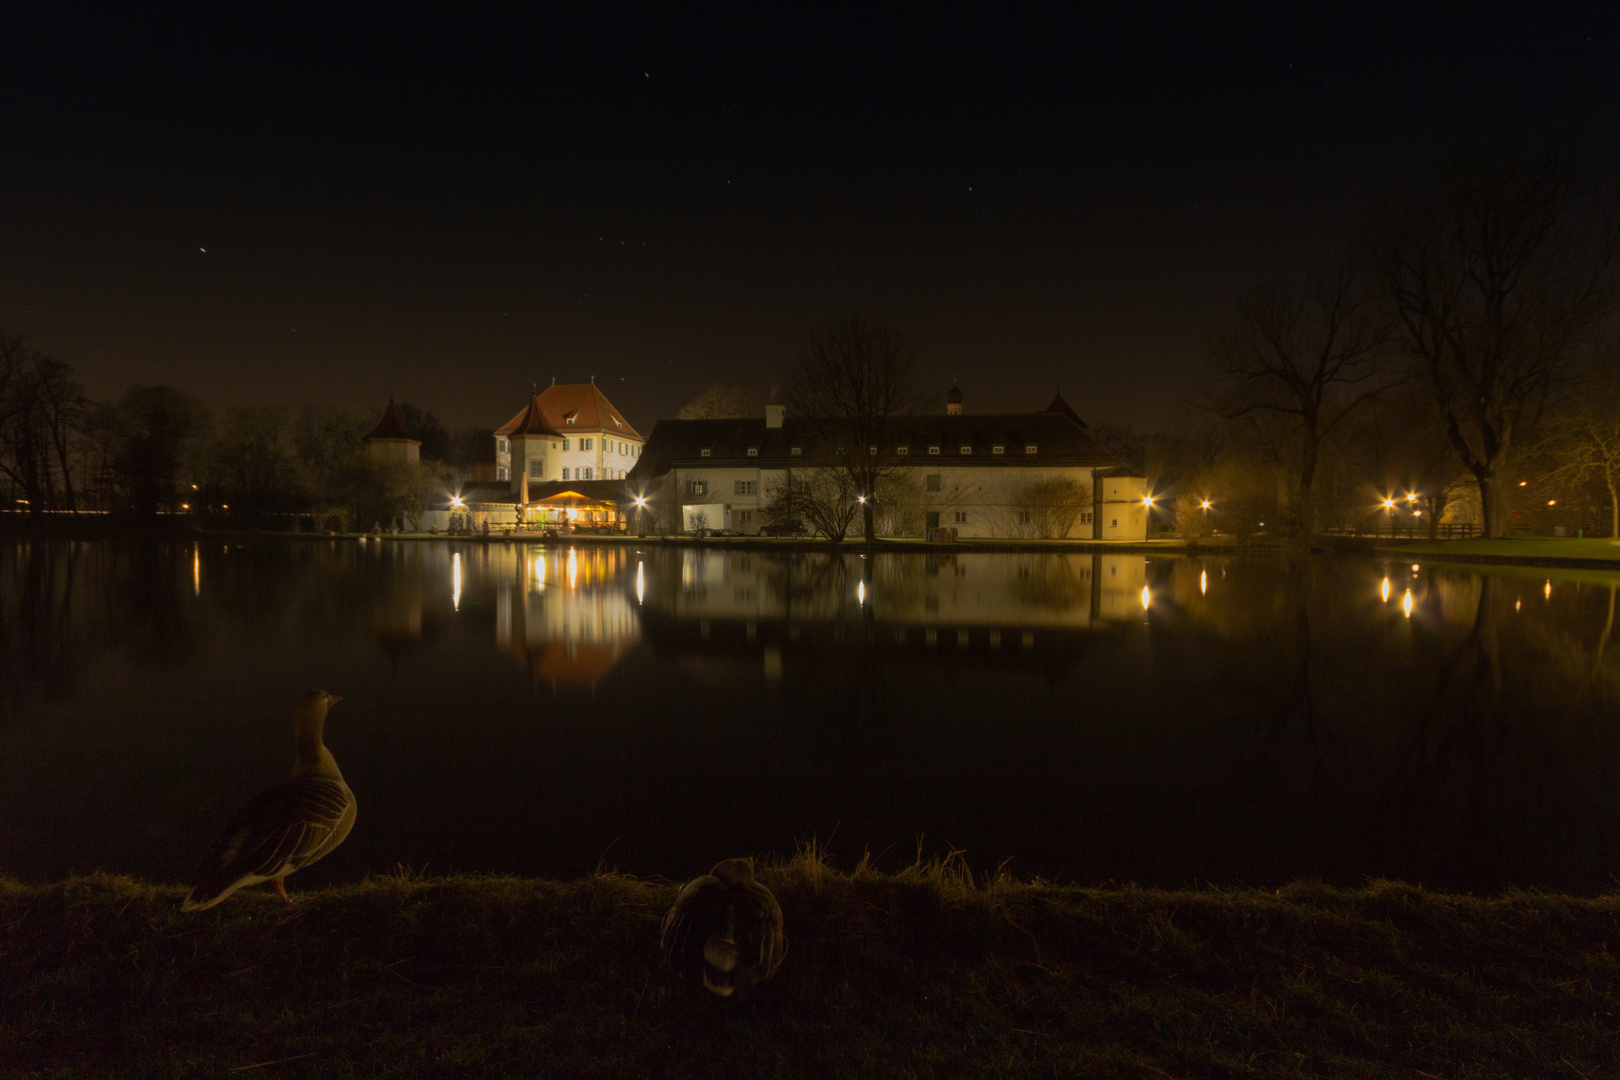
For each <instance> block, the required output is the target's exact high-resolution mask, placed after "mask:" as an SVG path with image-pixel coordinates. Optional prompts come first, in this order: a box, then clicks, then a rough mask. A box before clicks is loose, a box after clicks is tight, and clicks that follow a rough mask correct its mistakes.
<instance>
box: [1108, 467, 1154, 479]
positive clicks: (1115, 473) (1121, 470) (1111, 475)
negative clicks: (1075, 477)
mask: <svg viewBox="0 0 1620 1080" xmlns="http://www.w3.org/2000/svg"><path fill="white" fill-rule="evenodd" d="M1116 478H1124V479H1132V480H1146V479H1147V473H1144V472H1137V471H1136V470H1135V469H1133V468H1131V467H1130V466H1129V465H1117V466H1115V467H1114V468H1112V469H1109V470H1108V471H1107V472H1105V473H1100V474H1099V475H1098V476H1097V479H1099V480H1113V479H1116Z"/></svg>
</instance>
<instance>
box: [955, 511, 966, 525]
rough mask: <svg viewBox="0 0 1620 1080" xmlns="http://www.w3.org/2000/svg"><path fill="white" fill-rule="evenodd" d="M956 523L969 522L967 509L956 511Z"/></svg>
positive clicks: (963, 523)
mask: <svg viewBox="0 0 1620 1080" xmlns="http://www.w3.org/2000/svg"><path fill="white" fill-rule="evenodd" d="M956 523H957V524H958V525H965V524H967V511H966V510H958V511H957V512H956Z"/></svg>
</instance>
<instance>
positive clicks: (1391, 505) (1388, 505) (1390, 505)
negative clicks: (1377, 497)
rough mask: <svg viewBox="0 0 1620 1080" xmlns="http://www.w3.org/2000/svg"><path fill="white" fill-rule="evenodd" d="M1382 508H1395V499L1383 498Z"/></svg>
mask: <svg viewBox="0 0 1620 1080" xmlns="http://www.w3.org/2000/svg"><path fill="white" fill-rule="evenodd" d="M1384 509H1385V510H1393V509H1395V500H1394V499H1385V500H1384Z"/></svg>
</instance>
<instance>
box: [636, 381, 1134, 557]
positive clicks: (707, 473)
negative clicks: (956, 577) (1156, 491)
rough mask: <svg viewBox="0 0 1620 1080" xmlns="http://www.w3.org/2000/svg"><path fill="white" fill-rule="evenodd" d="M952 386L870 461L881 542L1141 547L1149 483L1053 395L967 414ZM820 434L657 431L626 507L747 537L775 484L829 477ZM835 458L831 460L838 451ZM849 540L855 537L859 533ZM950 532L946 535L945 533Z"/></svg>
mask: <svg viewBox="0 0 1620 1080" xmlns="http://www.w3.org/2000/svg"><path fill="white" fill-rule="evenodd" d="M963 397H964V395H963V394H962V391H961V389H960V387H959V386H957V385H956V384H954V383H953V384H952V387H951V393H950V394H949V395H948V397H947V406H946V413H945V414H944V415H933V416H918V417H900V418H896V419H895V420H894V421H892V423H891V424H890V426H889V430H888V432H887V434H886V436H885V438H884V440H883V441H884V445H882V446H877V447H868V448H867V452H868V453H870V454H872V455H874V456H878V457H880V458H881V459H882V462H883V465H884V468H885V470H886V472H887V474H888V476H889V478H890V479H889V480H888V482H887V484H888V486H887V489H885V488H883V487H880V489H879V502H880V506H879V508H878V517H879V521H880V525H879V531H880V532H882V533H886V534H889V535H894V534H901V535H912V536H938V535H942V534H941V533H940V532H939V530H947V532H945V533H944V534H943V535H947V536H948V535H955V536H956V537H959V538H962V539H968V538H990V537H1002V538H1016V539H1039V538H1049V539H1056V538H1068V539H1098V540H1143V539H1146V536H1147V520H1148V505H1147V502H1146V501H1144V500H1145V499H1146V498H1147V490H1146V487H1147V481H1146V478H1145V477H1143V476H1142V474H1141V473H1139V472H1136V471H1134V470H1132V469H1130V468H1129V467H1127V466H1126V465H1125V463H1124V462H1122V461H1121V460H1120V459H1119V458H1118V457H1117V456H1116V455H1114V454H1113V453H1112V452H1110V451H1109V450H1108V449H1107V448H1106V447H1104V446H1103V445H1102V444H1101V443H1100V442H1098V441H1097V439H1096V438H1095V437H1094V436H1093V435H1092V434H1091V431H1090V428H1089V427H1088V425H1087V424H1086V422H1085V421H1084V420H1082V419H1081V418H1080V416H1079V414H1078V413H1076V412H1075V411H1074V409H1073V408H1072V407H1071V406H1070V405H1069V403H1068V402H1067V401H1065V400H1064V399H1063V396H1062V394H1061V393H1059V394H1056V395H1055V396H1054V397H1053V398H1052V401H1051V403H1050V404H1049V405H1047V407H1046V408H1045V409H1042V410H1040V411H1039V412H1028V413H1006V414H981V415H975V414H969V413H966V412H964V411H962V404H963ZM825 428H826V425H824V424H817V423H815V422H813V421H806V420H802V419H795V418H793V417H789V416H787V415H786V410H785V409H784V407H783V406H781V405H767V406H766V408H765V415H764V416H760V417H749V418H741V419H727V420H661V421H659V422H658V424H657V425H656V426H654V428H653V431H652V435H651V436H650V437H649V439H648V441H647V446H646V452H645V454H644V455H643V456H642V458H641V461H640V464H638V465H637V467H636V468H635V469H634V470H632V471H631V473H630V477H629V480H628V482H627V484H626V487H627V488H628V491H627V495H628V496H630V497H632V498H635V497H641V498H646V499H647V500H648V502H649V508H650V511H651V512H652V513H654V514H658V513H661V512H662V513H665V514H666V515H668V516H667V517H666V518H665V520H666V521H667V520H671V519H672V518H673V513H674V512H673V508H672V507H670V506H668V505H665V506H662V507H660V506H657V505H653V504H655V503H660V502H665V501H673V502H676V503H678V504H679V507H680V510H679V518H678V521H679V526H678V527H680V528H681V529H683V530H685V531H692V530H693V529H694V528H698V527H701V528H710V529H717V530H728V531H734V532H738V533H744V534H754V533H758V532H759V530H760V528H761V526H763V525H765V524H767V520H766V514H765V509H766V507H767V505H768V504H769V503H770V500H771V497H772V494H773V492H774V491H775V490H778V489H779V485H782V484H787V483H793V482H795V474H796V473H803V472H805V471H808V470H816V469H825V468H828V467H829V465H830V461H831V458H830V456H829V449H830V448H828V447H824V446H821V445H818V441H819V440H820V438H821V432H823V431H824V430H825ZM840 449H842V448H840ZM856 527H857V528H858V525H857V526H856ZM948 530H954V533H952V532H949V531H948Z"/></svg>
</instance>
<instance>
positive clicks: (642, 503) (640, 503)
mask: <svg viewBox="0 0 1620 1080" xmlns="http://www.w3.org/2000/svg"><path fill="white" fill-rule="evenodd" d="M636 505H637V506H646V505H647V500H646V499H644V498H642V497H641V496H640V495H637V496H636Z"/></svg>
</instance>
